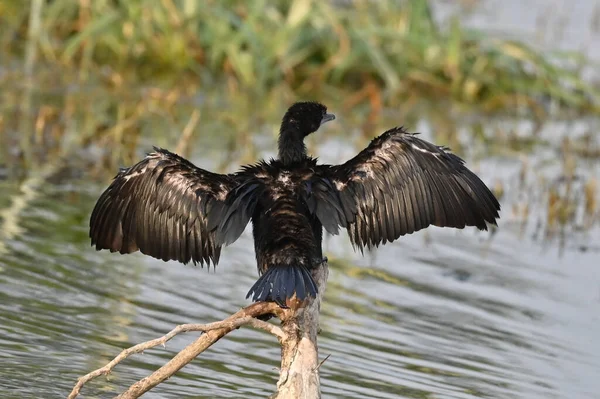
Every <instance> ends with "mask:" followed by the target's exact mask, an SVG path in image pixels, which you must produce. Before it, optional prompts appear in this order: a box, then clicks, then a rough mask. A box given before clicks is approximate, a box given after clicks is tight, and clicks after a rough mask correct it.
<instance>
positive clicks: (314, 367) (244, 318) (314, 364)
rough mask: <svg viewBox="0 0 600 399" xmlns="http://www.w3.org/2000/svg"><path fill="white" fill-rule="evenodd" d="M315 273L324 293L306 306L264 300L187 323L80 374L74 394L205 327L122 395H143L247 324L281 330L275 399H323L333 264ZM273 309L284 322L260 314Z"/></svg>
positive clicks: (126, 397) (278, 333) (121, 398)
mask: <svg viewBox="0 0 600 399" xmlns="http://www.w3.org/2000/svg"><path fill="white" fill-rule="evenodd" d="M312 274H313V278H314V279H315V282H316V283H317V287H318V290H319V294H318V295H317V297H316V298H310V299H309V300H307V301H306V302H305V303H303V304H302V305H305V307H303V308H300V309H282V308H280V307H279V306H278V305H277V304H275V303H273V302H258V303H254V304H252V305H250V306H247V307H245V308H243V309H241V310H240V311H238V312H236V313H235V314H233V315H231V316H229V317H228V318H226V319H225V320H223V321H219V322H215V323H209V324H182V325H179V326H177V327H176V328H174V329H173V330H171V331H170V332H169V333H167V334H165V335H163V336H162V337H160V338H156V339H153V340H150V341H147V342H143V343H141V344H138V345H135V346H132V347H131V348H128V349H125V350H123V351H122V352H121V353H120V354H119V355H118V356H117V357H115V358H114V359H113V360H112V361H110V362H109V363H108V364H107V365H106V366H104V367H101V368H99V369H97V370H94V371H92V372H91V373H89V374H86V375H85V376H83V377H81V378H79V380H78V381H77V384H75V387H74V388H73V390H72V391H71V393H70V394H69V396H68V399H74V398H76V397H77V396H78V395H79V392H80V391H81V388H82V387H83V386H84V385H85V384H86V383H87V382H88V381H90V380H92V379H94V378H96V377H98V376H100V375H108V374H109V373H110V372H111V371H112V369H113V368H114V367H115V366H116V365H117V364H119V363H120V362H121V361H123V360H124V359H126V358H127V357H129V356H131V355H133V354H135V353H140V352H143V351H144V350H147V349H150V348H153V347H155V346H158V345H163V346H164V345H165V344H166V343H167V342H168V341H169V340H170V339H171V338H173V337H174V336H176V335H177V334H180V333H183V332H190V331H203V332H204V334H202V335H201V336H200V337H199V338H197V339H196V340H195V341H194V342H192V343H191V344H189V345H188V346H187V347H186V348H185V349H183V350H182V351H180V352H179V353H178V354H177V355H175V357H173V358H172V359H171V360H170V361H169V362H167V363H166V364H165V365H163V366H162V367H160V368H159V369H158V370H156V371H155V372H153V373H152V374H150V375H149V376H148V377H145V378H143V379H141V380H140V381H138V382H136V383H135V384H133V385H132V386H131V387H129V389H127V390H126V391H125V392H123V393H122V394H120V395H118V396H117V397H116V398H117V399H133V398H138V397H140V396H141V395H143V394H144V393H145V392H148V391H149V390H150V389H152V388H153V387H155V386H156V385H158V384H160V383H161V382H163V381H165V380H166V379H168V378H170V377H171V376H173V375H174V374H175V373H176V372H177V371H178V370H179V369H181V368H182V367H183V366H185V365H186V364H188V363H189V362H191V361H192V360H193V359H194V358H196V357H197V356H198V355H199V354H200V353H202V352H203V351H204V350H206V349H207V348H209V347H210V346H211V345H212V344H214V343H215V342H217V341H218V340H219V339H221V338H222V337H224V336H225V335H227V334H228V333H229V332H231V331H233V330H235V329H237V328H239V327H241V326H243V325H250V326H251V327H254V328H257V329H260V330H264V331H267V332H269V333H271V334H273V335H275V336H276V337H277V339H278V341H279V343H280V344H281V370H280V375H279V381H278V382H277V392H276V393H275V394H273V395H272V396H271V398H277V399H296V398H299V397H306V398H320V397H321V388H320V382H319V367H320V365H321V364H322V363H323V362H321V363H319V361H318V349H317V332H318V329H319V312H320V308H321V300H322V298H323V294H324V292H325V286H326V284H327V276H328V274H329V270H328V267H327V263H323V264H321V265H319V266H318V267H317V268H316V269H315V270H313V273H312ZM269 314H273V315H275V316H277V317H279V319H281V321H282V327H281V328H280V327H278V326H276V325H273V324H270V323H267V322H265V321H262V320H259V319H257V317H259V316H263V315H269Z"/></svg>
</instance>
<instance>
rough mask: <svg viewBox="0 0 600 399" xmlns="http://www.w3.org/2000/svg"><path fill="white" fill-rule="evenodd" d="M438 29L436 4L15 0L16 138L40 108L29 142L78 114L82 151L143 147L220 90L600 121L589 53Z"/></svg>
mask: <svg viewBox="0 0 600 399" xmlns="http://www.w3.org/2000/svg"><path fill="white" fill-rule="evenodd" d="M438 25H439V23H437V22H436V20H435V19H434V17H433V15H432V10H431V7H430V4H429V2H428V1H427V0H413V1H396V0H384V1H369V0H353V1H315V0H292V1H281V0H280V1H266V0H251V1H239V0H226V1H216V0H212V1H210V0H209V1H203V2H198V1H194V0H138V1H117V0H95V1H91V0H77V1H74V0H53V1H44V0H32V1H26V2H23V1H20V0H3V1H2V2H0V46H1V51H2V54H4V57H3V58H4V59H5V60H4V61H3V63H2V67H1V69H0V84H1V85H2V88H3V90H2V97H3V98H2V99H3V102H2V103H3V106H2V107H3V109H2V110H1V111H2V115H3V120H2V122H3V124H4V125H5V127H4V129H2V130H4V131H6V130H7V127H6V125H7V124H8V125H9V126H8V129H9V130H10V128H14V126H11V122H13V121H18V120H19V115H17V114H19V113H23V112H29V114H28V115H21V116H23V117H24V118H26V119H27V120H29V121H30V122H34V121H36V120H37V122H38V123H29V124H27V123H25V124H22V125H21V126H20V127H19V128H18V129H19V130H20V131H21V133H27V132H29V133H28V134H27V136H29V137H33V135H34V134H33V132H32V129H33V130H35V127H36V126H38V130H39V123H48V122H49V121H57V120H58V121H62V123H65V124H66V123H69V122H68V120H72V119H75V120H79V121H80V122H81V123H82V124H83V125H81V123H80V124H79V127H78V129H77V130H78V141H79V142H81V143H87V142H89V141H90V140H100V141H102V140H105V139H107V137H108V138H109V139H110V141H111V142H115V141H116V142H117V143H118V144H119V145H122V144H127V145H126V146H125V148H131V147H132V146H133V145H135V143H137V135H135V134H134V135H133V136H131V135H127V134H123V131H124V130H126V131H133V130H136V129H140V128H142V126H143V125H144V120H145V118H146V117H147V115H148V114H149V113H150V114H152V113H159V114H161V116H162V117H165V116H167V115H164V112H167V113H168V114H169V115H168V116H171V117H173V118H176V117H177V110H174V109H173V107H175V105H177V104H180V103H182V102H184V103H186V102H187V103H189V102H190V101H191V102H194V101H196V104H194V105H195V106H198V105H199V104H198V102H200V103H204V102H210V101H211V100H210V99H208V98H207V97H211V98H215V96H214V95H213V93H215V92H216V93H218V94H220V95H219V96H218V97H219V99H218V100H216V102H218V103H220V105H221V106H223V104H224V103H227V102H229V101H231V100H232V99H233V98H236V97H240V96H244V97H247V98H251V101H249V102H248V104H247V106H248V107H252V106H255V105H256V104H260V103H261V102H262V103H263V104H267V105H271V104H274V103H279V102H281V101H283V102H286V103H288V102H291V101H292V100H293V99H295V98H335V99H338V100H337V101H336V103H337V104H340V103H341V105H343V107H344V109H352V108H353V107H356V106H357V105H361V104H368V105H369V106H370V111H371V112H372V113H373V115H371V116H370V120H371V121H373V120H375V119H376V117H377V115H378V113H379V111H380V109H381V108H383V107H397V106H399V105H405V104H410V103H411V102H415V101H417V99H418V100H420V99H431V100H435V101H436V102H450V101H451V102H453V103H454V104H464V105H468V106H470V107H471V108H474V109H477V111H478V112H484V113H486V114H489V113H494V114H497V113H504V114H510V115H526V116H527V117H529V116H531V117H532V118H535V119H536V120H542V119H544V118H545V117H547V114H548V112H549V110H552V112H553V114H555V115H556V113H557V112H562V113H565V114H571V115H572V114H577V115H581V114H586V113H593V114H595V113H597V112H598V110H599V108H598V96H599V88H598V86H597V85H595V84H591V83H590V82H586V81H585V80H583V78H582V76H581V71H582V69H583V68H584V67H586V66H589V64H588V62H587V61H586V59H585V57H584V56H583V55H581V54H579V53H576V52H573V53H569V52H561V53H552V52H544V53H542V52H540V51H537V50H535V49H533V48H532V47H531V46H529V45H527V44H525V43H521V42H517V41H514V40H500V39H497V38H493V37H488V36H487V35H485V34H483V33H481V32H477V31H473V30H469V29H465V28H463V27H462V26H461V24H460V22H459V21H458V19H457V18H453V19H451V20H450V23H449V24H447V25H448V26H443V27H440V26H438ZM19 60H24V63H23V62H19ZM199 92H202V93H204V95H202V96H198V93H199ZM340 99H341V101H340ZM337 104H336V105H337ZM157 108H160V109H157ZM234 108H235V107H234ZM257 108H259V109H266V108H269V107H257ZM270 108H271V109H272V108H273V107H270ZM277 108H278V107H277ZM259 109H256V108H254V109H253V112H254V113H255V115H256V116H257V117H258V118H262V117H269V118H273V117H274V114H270V113H268V114H267V115H261V111H260V110H259ZM278 110H279V109H278ZM186 111H187V110H186ZM89 114H91V116H90V115H89ZM168 116H167V117H168ZM152 124H153V125H154V123H152ZM161 125H162V126H161V127H162V128H163V129H165V130H167V129H166V128H167V127H166V126H164V124H161ZM159 126H160V125H159ZM64 129H65V127H62V128H59V130H64ZM237 130H238V131H239V130H240V129H237ZM62 133H63V132H60V131H58V132H55V134H58V135H60V134H62ZM37 134H38V136H40V132H39V131H38V132H37ZM38 140H39V137H38ZM117 148H118V147H115V149H117ZM117 158H120V157H117ZM125 158H129V157H125ZM127 160H129V159H127Z"/></svg>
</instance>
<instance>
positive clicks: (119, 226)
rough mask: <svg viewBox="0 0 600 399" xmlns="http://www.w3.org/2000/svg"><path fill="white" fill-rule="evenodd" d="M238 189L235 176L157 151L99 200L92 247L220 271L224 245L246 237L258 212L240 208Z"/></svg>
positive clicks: (249, 204) (122, 174)
mask: <svg viewBox="0 0 600 399" xmlns="http://www.w3.org/2000/svg"><path fill="white" fill-rule="evenodd" d="M236 189H237V191H240V190H239V185H238V183H237V181H236V179H235V176H233V175H222V174H217V173H212V172H208V171H206V170H203V169H200V168H197V167H196V166H194V165H193V164H192V163H190V162H189V161H187V160H185V159H184V158H181V157H180V156H178V155H175V154H173V153H171V152H169V151H167V150H163V149H159V148H155V151H154V152H152V153H150V154H148V156H146V158H145V159H144V160H142V161H141V162H139V163H137V164H136V165H134V166H132V167H130V168H127V169H123V170H121V171H120V172H119V174H117V176H116V177H115V179H114V180H113V182H112V184H111V185H110V186H109V187H108V188H107V189H106V191H104V193H102V195H101V196H100V198H99V199H98V202H97V203H96V206H95V208H94V210H93V212H92V216H91V219H90V237H91V239H92V245H94V244H95V245H96V249H98V250H100V249H109V250H110V251H111V252H116V251H118V252H120V253H122V254H125V253H131V252H135V251H137V250H140V251H141V252H142V253H144V254H147V255H150V256H153V257H155V258H158V259H162V260H164V261H167V260H171V259H172V260H178V261H180V262H183V263H188V262H189V261H190V260H191V261H192V262H194V264H195V263H200V264H201V265H203V264H204V262H206V263H207V264H210V261H212V263H213V264H215V265H216V264H217V262H218V260H219V255H220V251H221V245H223V244H228V243H231V242H233V241H235V240H236V239H237V238H238V237H239V236H240V235H241V233H242V232H243V230H244V228H245V227H246V225H247V224H248V221H249V219H250V216H251V214H252V211H253V210H252V209H247V208H248V207H252V206H253V203H252V202H251V201H250V202H246V203H240V201H239V196H235V197H238V198H232V196H230V195H229V194H230V193H232V192H234V191H236ZM246 191H247V190H246ZM246 191H244V190H241V193H242V194H246ZM230 204H233V205H235V206H236V208H235V209H233V207H232V206H231V205H230ZM246 205H247V206H246ZM208 215H210V218H209V217H208ZM225 241H227V242H225Z"/></svg>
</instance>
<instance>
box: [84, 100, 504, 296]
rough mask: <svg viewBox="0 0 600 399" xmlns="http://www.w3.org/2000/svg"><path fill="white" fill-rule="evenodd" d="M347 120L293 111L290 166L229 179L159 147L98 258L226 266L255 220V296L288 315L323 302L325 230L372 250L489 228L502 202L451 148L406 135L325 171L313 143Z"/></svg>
mask: <svg viewBox="0 0 600 399" xmlns="http://www.w3.org/2000/svg"><path fill="white" fill-rule="evenodd" d="M333 119H335V116H334V115H332V114H329V113H327V108H326V107H325V106H324V105H322V104H319V103H316V102H300V103H296V104H294V105H292V106H291V107H290V108H289V109H288V110H287V112H286V113H285V115H284V117H283V120H282V122H281V128H280V132H279V142H278V146H279V154H278V159H271V160H269V161H268V162H267V161H264V160H262V161H259V162H258V163H256V164H254V165H248V166H243V167H242V168H241V169H240V170H239V171H238V172H237V173H233V174H218V173H213V172H209V171H207V170H204V169H200V168H198V167H196V166H194V165H193V164H192V163H191V162H189V161H187V160H186V159H184V158H182V157H180V156H178V155H176V154H173V153H171V152H169V151H167V150H164V149H161V148H156V147H155V148H154V152H151V153H150V154H148V155H147V156H146V158H145V159H144V160H142V161H141V162H139V163H137V164H136V165H134V166H132V167H130V168H126V169H122V170H121V171H120V172H119V173H118V174H117V176H116V177H115V179H114V181H113V182H112V184H111V185H110V186H109V187H108V189H107V190H106V191H104V193H103V194H102V195H101V196H100V198H99V200H98V202H97V204H96V206H95V208H94V211H93V212H92V215H91V220H90V237H91V239H92V245H94V244H95V245H96V249H97V250H100V249H109V250H110V251H111V252H115V251H118V252H120V253H121V254H125V253H131V252H135V251H137V250H140V251H141V252H142V253H144V254H147V255H150V256H153V257H155V258H158V259H162V260H164V261H167V260H171V259H172V260H178V261H180V262H183V263H188V262H190V261H192V262H194V264H196V263H200V264H201V265H203V264H204V263H205V262H206V263H207V264H208V265H210V263H211V262H212V263H213V265H216V264H217V262H218V261H219V255H220V253H221V247H222V246H223V245H228V244H231V243H233V242H234V241H235V240H237V239H238V238H239V236H240V235H241V234H242V232H243V231H244V229H245V227H246V225H247V224H248V222H249V221H250V220H252V225H253V235H254V248H255V251H256V261H257V265H258V271H259V274H260V278H259V279H258V281H257V282H256V283H255V284H254V285H253V286H252V288H251V289H250V291H249V292H248V295H247V296H246V297H250V296H252V300H253V301H274V302H276V303H277V304H279V305H280V306H282V307H285V306H286V304H287V303H290V302H288V301H290V300H292V299H294V296H295V299H296V300H300V301H303V300H304V299H306V298H307V296H312V297H314V296H315V295H316V293H317V287H316V285H315V282H314V280H313V278H312V276H311V269H313V268H315V267H316V266H318V265H319V264H320V263H321V262H323V261H324V258H323V254H322V249H321V241H322V235H323V228H325V230H327V231H328V232H329V233H331V234H338V233H339V230H340V228H345V229H346V230H347V231H348V235H349V237H350V241H351V243H352V245H353V246H354V248H358V249H360V250H361V251H362V250H363V249H364V248H365V247H366V248H369V249H370V248H372V247H377V246H379V245H380V244H385V243H386V242H391V241H394V240H395V239H397V238H398V237H400V236H402V235H404V234H410V233H413V232H415V231H417V230H421V229H423V228H425V227H427V226H429V225H435V226H442V227H444V226H445V227H456V228H464V227H465V226H476V227H477V228H479V229H480V230H487V226H486V222H487V223H491V224H496V219H497V218H498V217H499V216H498V211H499V210H500V205H499V204H498V201H497V200H496V198H495V197H494V195H493V194H492V192H491V191H490V190H489V189H488V188H487V187H486V185H485V184H484V183H483V182H482V181H481V180H480V179H479V178H478V177H477V176H476V175H475V174H474V173H473V172H471V171H470V170H469V169H467V168H466V167H465V166H464V161H463V160H462V159H460V158H459V157H458V156H456V155H454V154H452V153H451V152H450V151H449V149H447V148H445V147H439V146H436V145H433V144H431V143H429V142H427V141H424V140H421V139H420V138H418V137H417V135H416V134H411V133H408V132H407V131H406V130H404V129H403V128H402V127H396V128H393V129H390V130H388V131H386V132H385V133H383V134H382V135H381V136H379V137H376V138H375V139H373V140H372V141H371V143H370V144H369V146H368V147H367V148H365V149H364V150H362V151H361V152H360V153H358V155H356V156H355V157H354V158H352V159H350V160H349V161H347V162H346V163H343V164H341V165H323V164H318V163H317V159H315V158H312V157H310V156H308V155H307V152H306V146H305V145H304V138H305V137H306V136H308V135H309V134H311V133H313V132H315V131H317V129H318V128H319V127H320V126H321V125H322V124H323V123H325V122H328V121H331V120H333Z"/></svg>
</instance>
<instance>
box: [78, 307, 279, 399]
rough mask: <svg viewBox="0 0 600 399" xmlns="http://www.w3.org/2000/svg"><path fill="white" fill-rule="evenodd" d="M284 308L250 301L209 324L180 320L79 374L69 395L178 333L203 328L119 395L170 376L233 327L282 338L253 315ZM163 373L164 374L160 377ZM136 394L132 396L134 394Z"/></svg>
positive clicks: (137, 392) (139, 390) (275, 328)
mask: <svg viewBox="0 0 600 399" xmlns="http://www.w3.org/2000/svg"><path fill="white" fill-rule="evenodd" d="M282 311H284V310H283V309H281V308H280V307H279V306H277V305H276V304H275V303H271V302H259V303H255V304H252V305H250V306H247V307H245V308H244V309H242V310H240V311H239V312H237V313H235V314H233V315H231V316H229V317H228V318H226V319H225V320H223V321H218V322H215V323H209V324H182V325H179V326H177V327H176V328H174V329H173V330H171V331H170V332H169V333H167V334H165V335H163V336H162V337H160V338H156V339H153V340H150V341H146V342H143V343H141V344H137V345H135V346H132V347H131V348H128V349H125V350H123V351H122V352H121V353H119V355H118V356H117V357H115V358H114V359H113V360H112V361H110V362H109V363H108V364H107V365H106V366H104V367H101V368H99V369H97V370H94V371H92V372H91V373H88V374H86V375H85V376H83V377H81V378H79V380H78V381H77V384H75V387H73V390H72V391H71V393H70V394H69V396H68V399H74V398H76V397H77V396H78V395H79V392H80V391H81V388H82V387H83V385H85V384H86V383H87V382H88V381H90V380H92V379H94V378H96V377H98V376H101V375H108V374H109V373H110V372H111V371H112V369H113V368H114V367H115V366H116V365H117V364H119V363H120V362H122V361H123V360H125V359H126V358H128V357H129V356H131V355H133V354H135V353H140V352H143V351H145V350H147V349H150V348H153V347H155V346H158V345H163V346H165V344H166V343H167V342H168V341H169V340H170V339H172V338H173V337H174V336H176V335H177V334H180V333H183V332H191V331H203V332H205V334H203V335H201V336H200V337H199V338H198V339H197V340H196V341H194V342H193V343H191V344H190V345H188V346H187V347H186V348H185V349H183V350H182V351H181V352H179V353H178V354H177V355H176V356H175V357H174V358H173V359H171V360H170V361H169V362H168V363H167V364H165V365H164V366H162V367H161V368H160V369H158V370H156V371H155V372H154V373H152V374H151V375H150V376H148V377H146V378H144V379H142V380H140V381H138V382H137V383H136V384H134V385H133V386H131V387H130V388H129V389H128V390H127V391H126V392H124V393H123V394H121V395H119V396H118V397H120V398H121V397H122V398H137V397H138V396H140V395H141V394H143V393H144V392H147V391H148V390H150V389H151V388H152V387H154V386H156V385H157V384H159V383H160V382H162V381H164V380H165V379H166V378H168V377H170V376H171V375H172V374H173V373H175V372H176V371H177V370H179V369H180V368H182V367H183V366H185V365H186V364H188V363H189V362H190V361H192V360H193V359H194V358H195V357H196V356H198V354H200V353H201V352H202V351H203V350H205V349H206V348H208V347H209V346H211V345H212V344H214V343H215V342H216V341H218V340H219V339H220V338H222V337H223V336H225V335H226V334H227V333H229V332H231V331H232V330H235V329H237V328H239V327H241V326H243V325H246V324H248V325H250V326H252V327H254V328H258V329H261V330H264V331H267V332H269V333H271V334H273V335H275V336H276V337H277V339H278V340H279V341H282V340H283V339H284V338H285V334H284V332H283V331H282V329H281V328H279V327H278V326H275V325H273V324H270V323H267V322H265V321H262V320H258V319H256V317H258V316H262V315H266V314H271V313H272V314H276V315H281V314H282ZM163 377H164V378H163ZM133 395H135V396H133Z"/></svg>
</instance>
